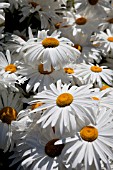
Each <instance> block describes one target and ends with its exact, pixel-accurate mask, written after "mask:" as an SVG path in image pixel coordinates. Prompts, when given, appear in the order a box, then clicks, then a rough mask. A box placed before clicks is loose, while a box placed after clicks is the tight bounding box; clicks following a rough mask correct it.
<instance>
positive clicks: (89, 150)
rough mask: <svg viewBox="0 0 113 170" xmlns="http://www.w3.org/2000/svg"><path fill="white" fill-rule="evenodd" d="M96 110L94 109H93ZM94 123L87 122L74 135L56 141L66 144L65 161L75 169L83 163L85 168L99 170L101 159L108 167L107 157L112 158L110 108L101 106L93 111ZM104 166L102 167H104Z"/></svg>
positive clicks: (112, 142)
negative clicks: (94, 115)
mask: <svg viewBox="0 0 113 170" xmlns="http://www.w3.org/2000/svg"><path fill="white" fill-rule="evenodd" d="M95 112H96V110H95ZM95 114H96V115H98V116H96V118H95V123H94V124H92V123H90V122H89V123H88V122H87V124H84V125H83V126H81V129H80V130H79V131H78V132H77V133H76V132H75V135H72V136H71V134H70V137H67V138H65V139H62V140H60V141H57V142H56V143H55V145H57V144H67V143H68V145H66V149H65V155H68V158H67V157H66V162H67V163H70V164H71V165H72V168H73V169H76V167H77V165H78V164H84V166H85V169H90V168H91V166H92V165H94V167H95V168H94V169H96V170H100V169H101V168H102V167H101V161H102V162H103V163H104V165H105V167H106V169H110V164H109V161H108V159H111V160H113V151H112V148H113V122H112V119H113V116H112V110H110V109H109V110H107V109H106V108H103V109H102V110H101V111H97V113H95ZM105 167H104V168H105Z"/></svg>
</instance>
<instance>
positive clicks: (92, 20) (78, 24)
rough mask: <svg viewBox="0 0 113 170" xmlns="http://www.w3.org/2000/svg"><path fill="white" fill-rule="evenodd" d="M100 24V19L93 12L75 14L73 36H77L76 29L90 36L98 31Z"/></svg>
mask: <svg viewBox="0 0 113 170" xmlns="http://www.w3.org/2000/svg"><path fill="white" fill-rule="evenodd" d="M98 24H99V18H98V17H97V16H96V15H95V13H93V12H92V11H88V10H87V9H85V10H83V11H82V12H81V13H75V14H73V26H72V28H73V35H75V34H76V29H78V30H82V31H83V32H84V33H85V34H88V35H89V36H90V35H91V34H92V33H93V32H94V31H96V30H97V27H98Z"/></svg>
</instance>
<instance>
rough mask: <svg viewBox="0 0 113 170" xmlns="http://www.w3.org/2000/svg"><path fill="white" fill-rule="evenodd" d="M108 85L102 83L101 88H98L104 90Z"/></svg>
mask: <svg viewBox="0 0 113 170" xmlns="http://www.w3.org/2000/svg"><path fill="white" fill-rule="evenodd" d="M109 87H110V86H108V85H103V86H102V87H101V88H100V90H101V91H102V90H105V89H107V88H109Z"/></svg>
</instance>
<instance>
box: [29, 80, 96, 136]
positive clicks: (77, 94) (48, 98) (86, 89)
mask: <svg viewBox="0 0 113 170" xmlns="http://www.w3.org/2000/svg"><path fill="white" fill-rule="evenodd" d="M91 87H92V85H91V84H90V85H84V86H80V87H77V86H72V87H70V84H68V85H67V84H64V85H63V84H62V83H61V81H60V80H59V81H57V87H56V86H55V85H54V84H51V85H50V90H45V91H42V92H41V93H38V94H36V95H35V96H34V98H36V99H35V100H34V101H31V102H30V103H35V102H38V101H40V102H42V103H43V105H42V106H40V107H39V108H36V109H34V110H33V111H31V114H32V113H33V112H37V111H41V110H44V109H45V110H44V111H43V114H42V116H41V118H40V119H39V120H38V121H37V123H40V122H41V123H42V127H43V128H46V127H47V126H49V125H51V126H52V127H54V126H55V128H56V130H58V131H59V132H60V133H61V134H62V133H63V132H64V131H65V130H66V129H67V130H68V131H71V129H73V128H75V129H76V128H77V126H76V123H77V121H79V119H80V120H81V121H84V119H85V117H87V118H88V119H91V120H92V114H89V110H91V107H92V106H93V102H94V101H92V100H91V98H90V93H91V91H92V90H93V89H90V88H91ZM92 121H93V120H92Z"/></svg>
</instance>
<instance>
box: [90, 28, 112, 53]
mask: <svg viewBox="0 0 113 170" xmlns="http://www.w3.org/2000/svg"><path fill="white" fill-rule="evenodd" d="M93 38H94V39H95V40H94V41H93V44H94V45H96V44H99V49H100V50H101V51H104V52H105V54H106V53H107V54H108V52H113V27H111V29H106V33H105V32H103V31H100V33H99V34H96V35H94V36H93Z"/></svg>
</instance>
